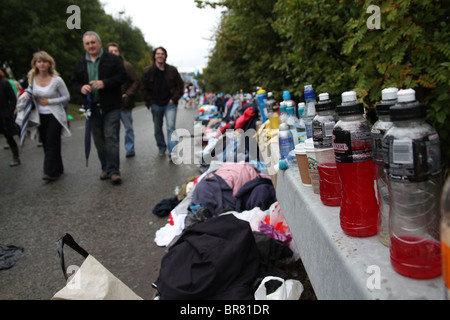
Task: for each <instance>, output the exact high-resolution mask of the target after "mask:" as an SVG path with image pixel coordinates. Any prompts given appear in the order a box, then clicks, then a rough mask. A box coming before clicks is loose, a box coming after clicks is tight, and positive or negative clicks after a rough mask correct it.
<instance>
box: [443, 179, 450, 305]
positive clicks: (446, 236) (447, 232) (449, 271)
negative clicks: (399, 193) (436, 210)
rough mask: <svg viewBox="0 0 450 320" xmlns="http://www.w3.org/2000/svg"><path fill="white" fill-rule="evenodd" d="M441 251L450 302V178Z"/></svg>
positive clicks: (444, 192) (445, 191)
mask: <svg viewBox="0 0 450 320" xmlns="http://www.w3.org/2000/svg"><path fill="white" fill-rule="evenodd" d="M441 251H442V278H443V279H444V284H445V298H446V299H447V300H450V178H448V179H447V182H446V184H445V187H444V191H443V192H442V197H441Z"/></svg>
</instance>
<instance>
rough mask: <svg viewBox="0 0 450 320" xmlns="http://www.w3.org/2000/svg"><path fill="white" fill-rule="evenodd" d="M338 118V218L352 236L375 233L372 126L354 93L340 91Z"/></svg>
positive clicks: (376, 214)
mask: <svg viewBox="0 0 450 320" xmlns="http://www.w3.org/2000/svg"><path fill="white" fill-rule="evenodd" d="M337 112H338V116H339V121H338V122H337V123H336V125H335V127H334V130H333V136H334V141H333V146H334V155H335V159H336V166H337V169H338V173H339V178H340V180H341V186H342V200H341V211H340V221H341V227H342V230H343V231H344V232H345V233H346V234H348V235H350V236H353V237H368V236H373V235H375V234H377V224H378V202H377V199H376V195H375V183H374V166H373V162H372V138H371V127H370V124H369V122H368V121H367V120H366V119H365V117H364V106H363V104H362V103H359V102H358V100H357V96H356V92H354V91H348V92H344V93H343V94H342V105H340V106H338V108H337Z"/></svg>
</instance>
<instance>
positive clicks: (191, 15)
mask: <svg viewBox="0 0 450 320" xmlns="http://www.w3.org/2000/svg"><path fill="white" fill-rule="evenodd" d="M100 2H101V3H102V4H103V5H104V9H105V11H106V13H108V14H110V15H112V16H113V17H114V18H116V19H119V12H120V11H125V13H124V14H123V16H124V17H125V16H126V17H130V18H131V20H132V22H133V26H135V27H138V28H139V29H140V30H141V31H142V33H143V34H144V37H145V40H146V42H147V43H149V44H150V45H152V46H153V47H159V46H163V47H164V48H166V50H167V52H168V59H167V63H169V64H171V65H174V66H176V67H177V68H178V69H179V70H180V71H194V70H195V68H197V69H198V70H200V69H201V68H203V67H206V65H207V62H208V58H207V57H208V55H209V52H210V50H211V49H212V48H213V46H214V42H213V41H211V40H210V39H212V37H213V34H214V32H215V30H216V29H217V26H218V25H219V23H220V15H221V11H222V8H217V9H212V8H209V7H208V8H205V9H199V8H197V6H196V4H195V1H194V0H145V1H143V0H100Z"/></svg>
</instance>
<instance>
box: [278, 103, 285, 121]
mask: <svg viewBox="0 0 450 320" xmlns="http://www.w3.org/2000/svg"><path fill="white" fill-rule="evenodd" d="M286 108H287V107H286V103H285V102H284V101H282V102H280V117H279V118H278V125H280V124H282V123H284V122H286V119H287V112H286Z"/></svg>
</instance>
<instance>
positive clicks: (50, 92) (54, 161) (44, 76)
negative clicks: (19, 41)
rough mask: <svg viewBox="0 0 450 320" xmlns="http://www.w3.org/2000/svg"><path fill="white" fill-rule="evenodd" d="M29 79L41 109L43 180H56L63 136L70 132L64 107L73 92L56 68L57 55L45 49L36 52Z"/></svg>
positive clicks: (60, 159)
mask: <svg viewBox="0 0 450 320" xmlns="http://www.w3.org/2000/svg"><path fill="white" fill-rule="evenodd" d="M28 79H29V84H30V86H31V91H32V93H33V96H34V98H35V102H36V107H37V109H38V110H39V120H40V126H39V134H40V136H41V138H42V144H43V147H44V154H45V157H44V176H43V180H46V181H54V180H56V179H58V178H59V177H60V175H61V174H62V173H63V172H64V166H63V161H62V156H61V136H70V135H71V134H70V130H69V127H68V120H67V113H66V110H65V108H64V105H65V104H67V103H68V102H69V100H70V93H69V91H68V90H67V86H66V84H65V83H64V80H63V79H62V78H61V77H60V76H59V74H58V72H57V71H56V69H55V61H54V59H53V58H52V57H51V56H50V55H49V54H48V53H47V52H45V51H39V52H36V53H35V54H34V55H33V59H32V61H31V70H30V72H29V73H28Z"/></svg>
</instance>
